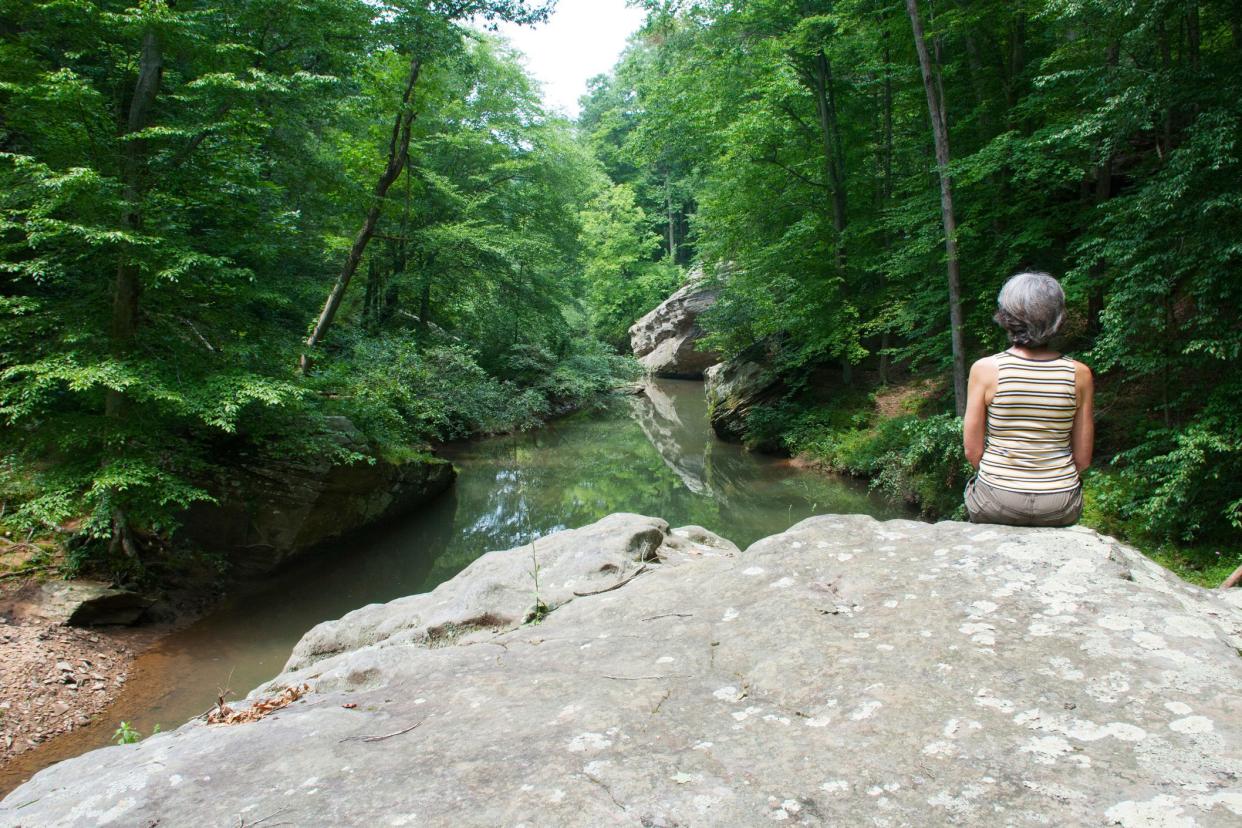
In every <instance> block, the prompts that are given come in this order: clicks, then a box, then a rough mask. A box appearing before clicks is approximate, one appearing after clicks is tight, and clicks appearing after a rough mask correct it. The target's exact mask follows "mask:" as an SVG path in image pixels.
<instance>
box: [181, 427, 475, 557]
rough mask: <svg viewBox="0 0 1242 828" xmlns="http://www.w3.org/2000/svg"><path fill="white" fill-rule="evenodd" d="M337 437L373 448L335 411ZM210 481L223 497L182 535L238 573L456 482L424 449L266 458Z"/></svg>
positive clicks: (201, 508)
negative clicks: (397, 455)
mask: <svg viewBox="0 0 1242 828" xmlns="http://www.w3.org/2000/svg"><path fill="white" fill-rule="evenodd" d="M333 419H334V422H333V427H334V429H335V433H336V435H337V437H338V438H339V439H340V441H341V442H342V443H343V444H344V445H345V446H346V447H348V448H351V449H354V450H356V451H357V452H359V453H361V454H372V453H373V450H372V449H371V447H370V446H368V445H366V443H365V441H364V440H363V438H362V435H361V434H360V433H359V432H358V430H357V429H356V428H355V427H354V426H353V424H352V423H350V422H349V421H348V420H346V419H345V418H343V417H337V418H333ZM228 473H229V477H228V479H227V480H225V481H222V482H221V483H219V484H217V485H216V486H214V487H213V488H214V489H215V491H214V492H213V494H214V495H215V496H216V498H217V499H218V501H219V502H218V503H197V504H195V505H194V506H192V507H191V508H190V509H189V510H188V511H187V512H186V514H185V515H184V516H183V519H182V524H183V526H182V533H183V537H185V538H187V539H188V540H189V541H190V542H192V543H193V544H194V545H196V546H198V547H199V548H202V549H206V550H207V551H209V552H215V553H218V554H220V555H223V556H224V557H226V558H227V559H228V560H229V561H230V563H231V564H232V565H233V567H234V571H235V573H237V574H239V575H242V576H253V575H257V574H261V573H264V572H268V571H270V570H272V569H275V568H276V567H278V566H279V565H280V564H282V563H284V562H285V561H287V560H288V559H290V558H292V557H295V556H296V555H298V554H300V553H302V552H306V551H308V550H310V549H313V548H315V547H316V546H318V545H320V544H322V543H324V542H325V541H328V540H331V539H333V538H337V537H340V536H342V535H344V534H347V533H349V532H353V531H356V530H357V529H359V528H361V527H363V526H367V525H369V524H372V523H376V522H379V521H382V520H387V519H390V518H395V517H400V516H401V515H404V514H408V513H409V512H411V511H413V510H414V509H416V508H418V507H419V506H421V505H423V504H424V503H426V502H427V501H428V500H430V499H431V498H433V497H435V496H436V495H438V494H440V493H441V492H443V491H444V490H445V489H447V488H448V487H449V486H451V485H452V483H453V480H454V478H455V477H456V471H455V470H454V469H453V466H452V464H451V463H448V462H447V461H444V460H441V459H439V458H436V457H433V456H431V455H427V456H424V457H417V458H413V459H409V460H405V461H403V462H399V463H394V462H390V461H388V460H385V459H382V458H373V459H372V460H371V461H367V460H359V461H357V462H355V463H348V464H339V463H332V462H329V461H328V460H327V459H314V458H311V459H286V458H274V457H262V458H257V459H255V460H253V461H252V462H248V463H244V464H242V465H240V466H237V467H233V468H230V469H229V472H228Z"/></svg>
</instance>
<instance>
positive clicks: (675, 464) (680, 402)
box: [628, 381, 711, 495]
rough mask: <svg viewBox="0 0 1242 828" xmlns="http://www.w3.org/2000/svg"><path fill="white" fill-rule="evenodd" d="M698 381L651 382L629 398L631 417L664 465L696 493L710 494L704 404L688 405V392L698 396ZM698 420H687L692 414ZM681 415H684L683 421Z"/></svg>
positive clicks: (699, 390)
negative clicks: (642, 391) (631, 409)
mask: <svg viewBox="0 0 1242 828" xmlns="http://www.w3.org/2000/svg"><path fill="white" fill-rule="evenodd" d="M702 388H703V387H702V384H701V383H697V382H695V383H691V382H685V381H681V382H677V381H653V382H651V383H648V385H647V386H646V389H645V393H643V394H637V395H635V396H632V397H629V398H628V399H629V401H630V406H631V407H632V408H633V411H634V419H635V420H637V421H638V424H639V426H641V427H642V430H643V434H645V435H647V439H648V440H649V441H651V445H652V446H654V447H655V450H656V451H657V452H659V454H660V459H662V460H663V461H664V465H666V466H668V467H669V469H671V470H672V472H673V474H675V475H677V477H678V478H679V479H680V480H681V482H682V483H684V484H685V486H686V488H687V489H689V490H690V491H692V492H694V493H695V494H697V495H710V494H711V487H710V486H708V483H707V435H706V429H704V428H703V422H702V420H703V418H706V416H707V406H706V403H705V402H703V403H701V404H700V405H697V406H696V405H693V404H690V400H689V399H686V398H687V397H689V396H690V395H692V394H693V395H694V396H696V397H698V398H700V399H701V398H702V396H703V390H702ZM696 416H697V417H698V418H699V419H697V420H695V421H693V422H688V420H690V418H692V417H696ZM683 417H684V418H686V419H685V420H683Z"/></svg>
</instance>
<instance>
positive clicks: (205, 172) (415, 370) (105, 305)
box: [0, 0, 667, 571]
mask: <svg viewBox="0 0 1242 828" xmlns="http://www.w3.org/2000/svg"><path fill="white" fill-rule="evenodd" d="M547 8H548V4H547V3H542V2H528V0H454V1H453V2H433V3H428V2H420V1H419V0H393V1H392V2H382V3H377V2H371V0H309V2H303V3H297V4H287V3H279V2H271V1H270V0H202V2H188V3H175V4H174V3H171V2H164V1H163V0H143V1H142V2H136V1H135V0H67V1H66V0H57V1H56V2H29V0H0V106H2V107H3V118H2V120H0V422H2V423H3V431H2V434H0V452H2V453H3V457H4V459H3V463H2V464H0V471H2V472H3V474H2V475H0V478H2V479H0V501H3V504H4V505H3V510H2V511H0V521H3V528H4V530H5V534H6V536H9V537H12V538H13V539H14V540H18V541H20V539H21V538H27V539H29V538H30V537H32V536H33V537H34V538H36V540H37V538H38V537H39V536H40V535H43V534H46V533H48V532H54V531H57V530H59V529H71V530H73V531H75V532H79V533H82V534H85V536H87V537H88V538H90V539H91V540H90V542H89V543H88V544H86V545H85V546H84V547H83V550H84V551H83V552H82V553H81V554H79V555H78V556H77V558H78V559H81V560H84V561H86V562H88V563H89V562H90V561H92V560H93V561H95V562H96V563H97V564H98V565H100V566H101V567H103V566H112V565H113V564H111V563H109V562H110V561H111V562H115V561H118V560H120V561H122V563H124V566H123V567H114V568H123V569H124V570H125V571H132V570H133V569H134V566H133V564H134V563H135V562H137V563H138V564H139V565H140V564H141V561H143V560H145V559H146V558H148V557H149V556H152V555H155V554H158V553H159V552H160V551H161V550H162V549H164V548H166V540H167V538H168V536H169V535H170V533H171V532H172V531H173V530H174V528H175V527H176V525H177V515H178V513H179V512H180V511H181V510H182V509H184V508H185V507H186V506H188V505H189V504H190V503H192V502H194V501H196V500H205V499H211V497H212V493H211V491H209V490H208V489H207V488H206V487H205V484H204V483H203V481H205V480H208V479H211V478H212V473H213V472H215V471H217V470H218V469H219V468H220V467H222V466H225V467H226V466H227V464H228V463H229V457H230V456H232V453H233V452H235V451H236V450H237V448H238V446H239V445H242V446H246V447H249V448H252V449H259V450H262V451H265V452H268V453H270V454H272V455H274V456H280V457H286V458H287V457H299V456H302V457H312V456H327V457H328V458H329V459H335V460H339V461H360V462H365V461H369V457H364V456H363V455H362V454H360V453H358V452H357V451H356V450H355V449H350V448H343V447H342V445H341V441H340V440H339V439H333V432H334V430H335V428H336V426H335V425H334V422H336V421H335V420H334V418H335V417H338V416H345V417H347V418H349V420H351V421H352V422H353V424H354V425H355V426H357V427H358V428H359V429H360V430H361V431H362V433H363V434H364V435H365V437H366V438H367V439H368V440H369V441H370V443H371V444H372V445H373V447H374V451H371V452H367V453H368V454H374V453H378V454H379V455H381V456H384V457H388V458H397V459H400V458H403V457H411V456H416V455H417V453H418V452H419V450H420V447H422V446H425V444H426V443H427V442H428V441H437V440H451V439H457V438H462V437H466V436H471V435H478V434H487V433H495V432H503V431H508V430H512V429H520V428H526V427H530V426H533V425H536V424H538V423H540V422H542V421H544V420H545V419H546V418H547V417H549V416H550V415H553V414H555V413H557V412H558V411H560V410H563V409H564V408H566V407H569V406H573V405H578V404H581V403H583V402H584V401H586V400H588V399H590V398H591V397H592V396H593V395H595V394H597V393H598V392H600V391H602V390H605V389H608V388H610V387H612V386H614V385H616V384H617V382H618V381H619V380H620V379H624V378H631V377H632V376H633V373H634V367H633V365H632V360H630V359H628V358H623V357H621V356H619V355H618V353H617V351H616V350H615V349H613V348H610V347H608V346H607V345H605V344H604V342H603V340H601V338H600V337H599V336H597V327H598V326H597V327H593V326H592V320H593V319H594V318H595V317H596V316H598V315H599V313H601V311H599V310H597V309H596V307H595V306H591V305H588V303H587V301H586V300H585V299H584V297H587V296H588V294H589V290H588V289H587V288H588V285H587V283H586V282H585V281H584V276H583V273H584V272H586V271H589V270H590V268H591V267H592V266H593V265H592V263H593V262H595V261H596V259H598V257H599V256H600V250H599V249H598V248H599V246H600V245H601V244H605V243H606V242H605V241H604V240H602V239H599V238H593V237H592V234H591V228H592V227H595V226H597V225H599V224H600V223H601V222H609V221H611V222H624V221H625V220H626V216H625V211H624V205H623V204H622V205H620V206H617V207H616V208H615V209H614V207H613V206H610V205H612V204H613V202H612V201H609V198H610V193H611V192H612V190H611V184H610V182H609V181H608V180H607V178H606V176H605V175H604V173H603V171H602V167H601V166H600V164H599V162H597V161H596V160H595V159H594V158H593V157H592V155H591V153H590V152H589V151H588V150H586V149H585V148H584V147H583V146H582V144H581V142H580V141H578V140H577V138H576V136H575V132H574V126H573V124H572V123H570V122H569V121H568V120H567V119H565V118H564V117H562V116H558V115H553V114H549V113H548V112H546V111H544V109H543V106H542V103H541V102H540V96H539V92H538V90H537V88H536V87H535V85H534V83H533V81H531V79H530V78H529V76H528V75H527V73H526V71H525V70H524V69H523V67H522V66H521V64H520V61H519V58H518V56H517V55H516V54H515V53H513V52H512V51H511V50H510V49H509V47H508V46H506V45H505V43H504V42H503V41H502V40H499V39H497V38H496V37H495V36H494V35H492V34H491V33H490V32H489V28H492V27H493V24H495V23H498V22H501V21H509V22H513V23H518V24H527V23H534V22H537V21H539V20H541V19H543V18H544V17H545V15H546V12H547ZM614 201H615V199H614ZM630 231H631V234H632V235H633V236H634V244H633V245H632V246H633V248H634V255H638V256H641V255H643V251H644V250H645V248H644V247H643V240H642V238H641V237H640V236H639V235H638V234H637V232H636V231H634V229H633V228H630ZM596 235H597V236H598V234H596ZM613 235H614V236H615V235H616V234H613ZM612 255H613V253H612V251H608V257H609V258H611V257H612ZM595 266H597V267H598V265H595ZM334 280H335V281H334ZM665 282H667V279H666V280H665ZM665 286H666V285H665V283H661V284H659V285H658V289H659V290H663V288H664V287H665ZM599 307H603V306H602V305H600V306H599ZM222 447H223V448H222ZM81 560H80V561H79V562H81Z"/></svg>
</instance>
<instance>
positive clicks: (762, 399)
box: [703, 349, 784, 453]
mask: <svg viewBox="0 0 1242 828" xmlns="http://www.w3.org/2000/svg"><path fill="white" fill-rule="evenodd" d="M703 379H704V391H705V393H706V394H707V406H708V412H709V417H710V420H711V424H712V430H713V431H715V432H716V436H718V437H720V439H722V440H728V441H730V442H734V443H740V442H743V441H746V440H748V439H751V441H752V442H754V445H752V446H751V447H752V448H758V449H760V450H762V451H771V452H777V453H779V452H780V451H781V446H780V445H779V444H776V443H774V442H771V441H764V440H758V441H754V440H753V438H749V436H748V435H747V433H746V431H747V430H746V420H747V418H748V417H749V416H750V412H751V411H752V410H753V409H754V408H755V406H757V405H760V404H762V403H766V402H771V401H773V400H776V399H778V398H779V397H780V395H781V393H782V391H783V389H784V385H783V384H782V383H781V381H780V379H779V378H778V377H776V376H775V375H774V373H773V372H772V371H771V369H770V368H768V366H767V365H766V364H765V362H764V361H763V359H762V354H761V353H759V352H758V350H757V349H752V350H751V351H749V352H747V353H744V354H741V355H740V356H737V357H734V358H733V359H730V360H728V361H726V362H721V363H719V364H717V365H713V366H711V367H710V368H708V369H707V371H706V372H705V373H704V376H703Z"/></svg>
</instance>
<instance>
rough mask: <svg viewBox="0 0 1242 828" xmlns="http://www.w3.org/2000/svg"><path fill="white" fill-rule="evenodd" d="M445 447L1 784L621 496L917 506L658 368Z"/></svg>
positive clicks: (239, 678)
mask: <svg viewBox="0 0 1242 828" xmlns="http://www.w3.org/2000/svg"><path fill="white" fill-rule="evenodd" d="M445 454H446V455H447V456H448V457H449V458H450V459H451V460H452V461H453V463H454V464H455V465H456V466H457V468H458V470H459V471H460V476H459V477H458V480H457V483H456V485H455V486H454V487H453V489H452V490H451V491H450V492H449V493H447V494H446V495H444V496H443V497H441V498H439V499H438V500H436V501H435V502H433V503H432V504H430V505H429V506H428V507H426V508H425V509H424V510H422V511H421V512H420V513H418V514H417V515H413V516H411V517H409V518H405V519H403V520H400V521H397V522H395V523H392V524H389V525H387V526H384V527H380V528H377V529H374V530H370V531H366V532H361V533H358V534H356V535H354V536H352V537H350V538H348V539H345V540H341V541H338V542H334V543H333V544H331V546H330V547H329V548H327V549H325V550H324V551H323V552H322V554H319V555H316V556H314V557H312V558H309V559H305V560H301V561H298V562H295V563H294V564H293V565H292V566H290V567H289V568H286V569H285V570H282V571H281V572H279V573H277V574H276V575H274V576H272V577H271V578H269V579H268V580H266V581H264V582H262V583H259V584H255V585H253V586H252V587H250V588H248V589H246V590H244V591H241V592H239V593H237V594H235V595H234V596H233V597H231V598H229V599H227V600H226V601H225V602H224V603H222V604H220V605H219V606H218V607H216V608H215V609H214V610H213V611H212V612H211V613H210V614H208V615H206V616H205V617H203V618H202V619H200V620H198V621H196V622H195V623H193V624H191V625H189V626H187V627H185V628H184V629H182V630H179V631H177V632H174V633H172V634H171V635H169V636H167V637H166V638H164V639H163V640H161V641H160V642H159V643H157V644H156V645H154V646H153V647H151V648H150V649H148V650H147V651H146V652H145V653H143V654H142V655H141V656H140V657H139V658H138V659H137V661H136V662H135V663H134V666H133V669H132V670H131V671H130V674H129V681H128V682H127V684H126V688H125V691H124V692H123V694H122V695H121V697H120V698H119V699H118V701H117V703H116V704H115V705H114V706H113V707H112V708H110V709H109V710H107V711H106V712H105V714H104V715H103V716H102V717H101V719H100V720H99V721H98V722H96V723H95V724H92V725H90V726H88V727H84V728H82V729H80V730H77V731H74V732H73V733H71V734H69V735H67V736H63V737H60V738H58V739H56V740H54V741H52V742H51V743H49V744H48V745H46V746H44V747H41V748H40V749H39V750H37V751H33V752H32V753H31V754H26V755H23V756H21V757H19V758H18V759H17V760H16V761H15V762H13V763H11V764H10V765H9V766H8V767H5V768H3V769H0V792H3V791H7V790H9V789H11V788H12V787H14V786H15V785H17V784H19V783H20V782H21V781H22V780H24V779H25V778H27V777H29V776H30V775H31V774H32V773H34V772H36V771H38V770H39V769H41V768H43V767H46V766H47V765H50V764H52V763H53V762H56V761H59V760H61V759H65V758H68V757H70V756H75V755H78V754H80V753H83V752H85V751H87V750H90V749H92V748H95V747H100V746H102V745H104V744H107V743H108V741H109V739H110V738H111V736H112V733H113V731H115V729H116V727H117V724H118V723H119V722H120V721H122V720H124V721H127V722H129V723H130V724H131V725H132V726H133V727H134V728H136V729H137V730H138V731H139V732H140V733H142V734H143V735H147V734H148V733H150V732H151V730H152V728H154V727H155V726H156V725H157V724H158V725H159V726H160V727H161V728H162V729H164V730H169V729H172V728H175V727H177V726H179V725H180V724H182V723H184V722H185V721H186V720H188V719H190V718H192V717H193V716H195V715H198V714H200V713H202V712H204V711H205V710H207V709H208V708H209V707H210V706H211V705H212V704H213V703H214V701H215V699H216V696H217V694H218V693H220V692H222V691H231V692H230V693H227V695H228V696H229V697H232V698H239V697H242V696H244V695H245V694H246V693H247V692H249V691H250V689H251V688H253V687H255V686H257V685H259V684H261V683H262V682H264V681H266V680H267V679H270V678H271V677H272V676H274V675H276V674H277V673H279V672H280V670H281V668H282V667H283V666H284V663H285V660H286V659H287V658H288V655H289V652H290V651H291V650H292V648H293V645H294V644H295V643H296V642H297V641H298V639H299V638H300V637H301V636H302V634H303V633H304V632H306V631H307V630H308V629H310V628H311V627H312V626H314V625H315V624H317V623H319V622H320V621H325V620H328V619H332V618H338V617H340V616H341V615H344V614H345V613H346V612H349V611H350V610H352V609H355V608H357V607H360V606H363V605H365V604H370V603H377V602H384V601H389V600H392V599H393V598H397V597H400V596H403V595H410V594H414V593H418V592H426V591H428V590H430V589H432V588H434V587H435V586H436V585H437V584H440V583H442V582H443V581H445V580H448V579H449V578H451V577H453V575H455V574H457V573H458V572H459V571H461V570H462V569H463V568H464V567H465V566H466V565H467V564H468V563H470V562H471V561H472V560H474V559H475V558H477V557H479V556H480V555H482V554H483V553H484V552H487V551H488V550H492V549H507V548H510V547H513V546H517V545H519V544H522V543H525V542H527V541H529V540H530V539H531V538H536V537H540V536H542V535H546V534H549V533H550V532H555V531H557V530H560V529H565V528H569V527H574V526H581V525H583V524H586V523H591V522H592V521H595V520H598V519H599V518H601V517H603V516H604V515H607V514H610V513H612V512H638V513H641V514H647V515H656V516H659V517H663V518H665V519H666V520H668V522H669V523H670V524H671V525H673V526H680V525H685V524H691V523H695V524H699V525H702V526H705V527H707V528H708V529H711V530H712V531H714V532H717V533H719V534H721V535H723V536H724V537H726V538H729V539H730V540H732V541H733V542H735V543H737V544H738V545H739V546H741V547H743V548H745V547H746V545H748V544H750V543H753V542H754V541H756V540H758V539H759V538H762V537H765V536H767V535H771V534H775V533H777V532H781V531H783V530H784V529H786V528H787V527H789V526H790V525H792V524H794V523H796V522H798V521H799V520H802V519H803V518H805V517H808V516H810V515H813V514H823V513H833V512H836V513H859V512H862V513H867V514H871V515H875V516H876V517H882V518H886V517H898V516H907V517H908V516H909V515H908V513H907V512H906V511H905V510H904V509H903V508H902V507H900V506H898V505H895V504H892V503H891V502H888V501H887V500H885V499H883V498H881V497H879V496H876V495H873V494H871V493H869V492H868V491H867V490H866V488H865V487H864V486H862V485H860V484H858V483H855V482H853V481H849V480H844V479H841V478H836V477H832V476H828V475H824V474H821V473H818V472H815V471H811V470H806V469H802V468H799V467H798V466H797V464H794V463H791V462H789V461H785V460H780V459H777V458H772V457H766V456H763V455H757V454H751V453H748V452H746V451H744V450H742V449H741V448H740V447H738V446H735V445H731V444H728V443H723V442H721V441H719V440H717V439H716V438H715V437H714V436H713V435H712V433H711V429H710V428H709V426H708V424H707V405H706V402H705V400H704V397H703V387H702V384H701V383H697V382H687V381H678V380H661V381H657V382H655V383H654V384H653V385H652V386H651V387H650V388H649V389H648V391H647V393H646V394H645V395H640V396H635V397H618V398H615V399H612V400H610V401H609V403H608V404H607V405H605V406H604V407H603V408H601V409H599V410H595V411H590V412H581V413H579V414H576V415H573V416H571V417H568V418H565V419H562V420H559V421H557V422H555V423H553V424H551V425H549V426H548V427H546V428H543V429H540V430H539V431H536V432H532V433H528V434H521V435H515V436H509V437H499V438H494V439H489V440H482V441H477V442H473V443H468V444H464V445H459V446H454V447H451V448H450V449H449V450H447V451H446V452H445Z"/></svg>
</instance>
